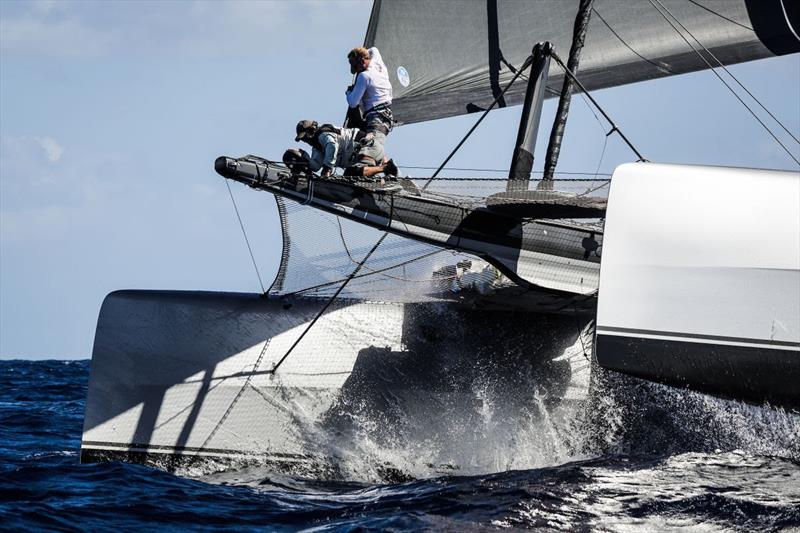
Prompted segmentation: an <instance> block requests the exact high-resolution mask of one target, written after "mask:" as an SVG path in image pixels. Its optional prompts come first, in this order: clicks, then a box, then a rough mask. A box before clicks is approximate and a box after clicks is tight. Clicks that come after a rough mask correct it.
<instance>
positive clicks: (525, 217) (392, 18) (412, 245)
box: [81, 0, 800, 477]
mask: <svg viewBox="0 0 800 533" xmlns="http://www.w3.org/2000/svg"><path fill="white" fill-rule="evenodd" d="M423 3H424V6H422V5H421V2H419V1H414V2H412V1H410V0H395V1H392V2H384V1H382V0H375V2H374V5H373V10H372V15H371V18H370V22H369V27H368V30H367V37H366V40H365V46H367V47H372V46H376V47H378V48H379V49H380V50H381V53H382V56H383V58H384V60H385V62H386V63H387V65H388V66H389V69H390V71H391V72H390V75H391V81H392V83H393V85H394V87H395V99H394V102H393V111H394V115H395V117H396V119H397V121H398V124H399V125H401V126H403V127H413V126H410V125H411V124H413V123H415V122H421V121H428V120H435V119H439V118H443V117H448V116H454V115H460V114H467V113H475V116H476V117H479V118H478V119H477V122H476V126H478V125H479V124H480V121H481V120H483V117H485V116H486V114H487V113H489V112H491V110H492V109H496V108H498V107H506V106H512V105H517V104H522V113H521V120H520V124H519V126H518V135H517V141H516V143H515V146H514V147H513V155H512V161H511V164H510V169H509V173H508V176H507V178H503V179H488V178H477V179H476V178H469V177H464V178H442V177H439V175H438V174H439V171H438V170H437V172H436V173H434V174H433V176H430V177H425V178H421V179H415V178H401V179H400V180H399V182H398V183H399V184H400V186H401V187H400V189H399V190H397V191H391V192H386V191H383V190H378V189H376V188H375V187H373V186H372V185H371V184H370V183H359V182H351V181H348V180H346V179H343V178H342V179H339V178H337V177H335V176H334V177H333V178H331V179H324V180H323V179H319V178H317V177H315V176H313V175H311V174H307V173H298V172H292V171H290V170H289V169H288V168H286V167H285V166H284V165H282V164H281V163H279V162H275V161H272V160H269V159H266V158H264V157H260V156H253V155H248V156H244V157H228V156H222V157H219V158H218V159H217V160H216V162H215V169H216V171H217V172H218V173H219V174H220V175H221V176H222V177H224V178H225V179H226V180H227V181H236V182H240V183H243V184H245V185H247V186H248V187H250V188H252V189H255V190H256V191H259V192H254V193H253V194H261V193H268V194H272V195H274V197H275V199H276V205H277V209H278V212H279V214H280V220H281V224H282V235H283V250H282V254H281V262H280V267H279V270H278V274H277V277H276V279H275V280H274V282H273V284H272V285H271V287H270V288H269V289H268V290H266V291H264V294H232V293H212V292H178V291H128V290H125V291H116V292H113V293H111V294H109V295H108V296H107V297H106V299H105V301H104V302H103V305H102V308H101V311H100V316H99V319H98V325H97V332H96V337H95V345H94V351H93V356H92V370H91V378H90V384H89V393H88V400H87V406H86V417H85V423H84V432H83V442H82V448H81V457H82V460H97V459H104V458H111V459H120V458H122V459H127V460H132V461H145V462H154V463H157V464H165V465H168V466H169V465H175V464H178V463H184V462H186V461H190V462H191V461H196V460H202V459H207V458H216V459H220V458H225V459H236V460H254V461H255V460H257V461H259V462H262V463H268V464H271V465H274V466H275V467H278V468H281V469H284V470H289V471H292V472H299V473H302V474H304V475H336V474H337V472H338V470H337V469H339V468H340V465H341V464H342V463H343V462H345V461H346V457H347V455H348V454H352V453H366V452H365V450H366V449H373V450H374V449H375V448H378V447H382V448H383V449H387V448H391V449H393V450H395V451H396V450H398V449H402V450H405V451H406V452H407V454H406V456H405V457H406V459H404V460H403V461H399V463H402V464H398V461H395V460H389V459H386V458H385V457H383V458H382V459H379V460H378V462H379V463H380V464H381V468H385V471H386V473H387V476H388V477H391V474H392V472H395V473H396V472H397V471H398V469H399V470H404V471H412V472H418V470H416V469H415V468H416V466H420V467H423V468H427V469H429V470H430V471H432V472H441V471H443V470H442V469H448V468H450V469H451V468H467V467H474V468H478V469H481V468H482V469H484V470H486V469H493V468H494V469H498V468H505V467H508V466H509V465H512V466H513V462H512V463H504V465H498V464H497V463H496V462H493V461H494V459H493V458H495V457H496V456H497V449H498V447H501V448H502V447H504V446H505V448H504V449H509V448H508V447H509V446H512V444H511V443H512V441H515V442H517V441H519V437H518V435H519V428H520V427H521V426H523V425H525V424H527V423H530V421H531V420H533V419H542V418H543V417H544V418H547V419H548V420H549V421H550V422H553V421H555V422H553V423H550V422H549V423H550V426H549V427H551V426H553V424H556V425H558V424H559V423H561V424H562V425H561V426H559V427H560V429H557V430H556V431H555V432H556V433H558V434H559V435H560V437H559V438H568V437H567V436H566V435H567V434H568V433H569V432H570V430H569V428H570V427H572V426H571V425H570V424H574V423H576V422H575V421H576V420H580V419H581V418H582V417H585V416H587V415H586V411H585V409H586V398H587V395H588V394H589V391H590V388H591V380H590V377H591V371H592V370H591V369H592V366H593V365H599V366H600V367H603V368H606V369H610V370H613V371H617V372H621V373H625V374H629V375H633V376H637V377H641V378H645V379H648V380H653V381H656V382H660V383H665V384H668V385H672V386H677V387H688V388H690V389H694V390H696V391H700V392H705V393H708V394H713V395H717V396H721V397H725V398H733V399H737V400H743V401H747V402H752V403H757V404H763V403H768V404H771V405H773V406H779V407H783V408H789V409H792V408H794V409H797V408H800V388H799V387H798V386H797V384H798V383H800V173H798V172H796V171H777V170H765V169H743V168H730V167H711V166H696V165H681V164H666V163H659V162H652V161H648V160H646V158H645V157H644V156H642V154H640V153H639V152H638V151H637V149H636V148H635V145H634V144H633V143H632V142H631V140H630V139H628V138H627V137H625V135H624V132H622V131H621V128H619V127H618V125H617V124H615V123H614V121H613V117H610V116H608V114H606V113H605V112H604V111H603V110H602V109H601V108H600V107H599V106H597V107H598V112H599V113H601V114H602V115H603V117H604V119H605V120H606V121H607V124H608V127H609V134H615V135H617V134H618V135H620V136H621V138H622V139H623V141H624V142H625V143H627V145H628V146H629V147H630V148H631V153H632V161H631V162H630V163H626V164H623V165H620V166H619V167H617V168H616V169H615V171H614V173H613V175H612V176H611V178H610V179H596V178H592V179H561V178H560V177H559V173H558V171H557V170H556V165H557V161H558V155H559V151H560V144H561V138H562V136H563V132H564V128H565V126H566V122H567V116H568V111H569V106H570V99H571V95H572V94H573V93H574V92H581V93H583V94H584V95H585V96H586V97H587V98H589V99H590V101H591V102H592V103H593V104H594V105H597V103H596V102H595V101H594V99H592V98H591V91H593V90H596V89H600V88H606V87H613V86H617V85H622V84H627V83H633V82H638V81H643V80H648V79H653V78H659V77H664V76H669V75H676V74H682V73H687V72H692V71H697V70H701V69H714V72H717V71H718V70H720V71H725V66H726V65H729V64H733V63H738V62H742V61H751V60H756V59H761V58H766V57H772V56H775V55H784V54H790V53H797V52H798V51H800V38H798V28H800V8H798V6H797V5H796V4H794V3H791V2H788V1H785V0H770V1H756V0H669V1H667V0H648V1H642V2H631V1H627V0H575V1H573V2H565V1H550V2H547V1H545V2H513V1H503V0H487V1H485V2H484V1H466V2H457V1H453V2H439V1H427V2H423ZM445 27H446V28H449V29H450V30H452V31H447V32H442V31H441V30H442V28H445ZM432 49H433V50H435V54H434V53H432V51H431V50H432ZM442 58H447V59H446V61H445V60H443V59H442ZM564 58H566V59H564ZM726 74H727V72H726ZM718 75H719V74H718ZM721 79H722V78H721ZM733 80H734V81H736V80H735V78H733ZM730 83H732V82H730ZM730 83H729V84H728V85H727V86H728V87H729V88H731V90H732V91H734V88H733V87H731V85H730ZM548 97H558V98H559V103H558V109H557V112H556V118H555V122H554V124H553V128H552V131H551V135H550V142H549V145H548V147H547V151H546V154H545V166H544V172H543V173H542V175H534V174H533V172H532V169H533V159H534V151H535V150H534V149H535V146H534V145H535V141H536V137H537V132H538V129H539V125H540V117H541V110H542V102H543V100H544V99H546V98H548ZM742 101H743V100H742ZM743 103H744V101H743ZM745 105H746V104H745ZM747 109H748V110H749V111H751V112H752V111H753V109H751V108H750V107H748V108H747ZM764 111H766V109H765V108H764ZM766 112H767V113H769V112H768V111H766ZM759 121H760V123H761V124H762V125H763V126H764V127H765V128H766V129H767V130H768V133H769V134H770V135H772V136H773V137H774V138H775V140H776V141H777V142H781V141H780V139H779V135H777V134H776V132H775V130H776V129H777V127H779V126H780V127H782V124H780V123H777V125H776V124H770V125H768V124H766V123H765V121H761V119H759ZM473 130H474V128H473ZM473 130H470V132H467V135H466V136H465V139H466V137H468V135H469V134H470V133H471V131H473ZM786 133H787V134H788V135H789V136H790V137H792V140H796V139H795V136H794V135H793V134H792V133H791V132H789V131H788V130H787V131H786ZM783 137H784V138H785V137H786V135H783ZM461 144H463V143H460V144H459V147H460V146H461ZM781 146H783V147H784V148H785V149H786V150H787V152H788V154H789V156H790V157H792V158H793V159H795V161H797V157H798V151H797V145H791V144H789V146H788V147H787V146H786V145H785V144H781ZM457 149H458V147H457ZM451 155H452V154H451ZM448 160H449V158H448ZM446 163H447V160H446V161H444V162H443V163H442V165H441V167H440V169H439V170H441V169H442V168H444V167H445V165H446ZM798 165H800V163H798ZM227 181H226V183H227ZM490 411H491V412H492V413H494V412H502V413H503V414H502V416H494V415H491V413H490ZM487 413H490V414H488V415H487ZM589 416H590V415H589ZM487 417H488V418H487ZM480 420H482V421H483V426H481V423H479V421H480ZM487 420H491V424H490V425H489V426H487V425H486V424H487ZM559 421H561V422H559ZM479 426H480V427H483V428H484V429H483V430H481V431H477V430H476V427H479ZM487 428H488V429H487ZM504 439H505V440H504ZM355 441H358V442H359V443H360V448H358V450H359V452H355V451H354V450H355V449H356V448H354V447H353V442H355ZM365 442H367V443H370V445H369V446H365V445H364V443H365ZM537 442H538V443H539V444H540V445H543V444H542V442H541V441H536V440H535V439H534V441H532V443H529V444H531V445H537ZM516 445H518V442H517V444H516ZM393 457H394V458H395V459H396V457H397V456H396V455H395V456H393ZM409 458H410V459H409ZM409 462H412V463H415V465H410V464H409ZM339 473H340V472H339Z"/></svg>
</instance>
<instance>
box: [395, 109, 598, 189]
mask: <svg viewBox="0 0 800 533" xmlns="http://www.w3.org/2000/svg"><path fill="white" fill-rule="evenodd" d="M587 105H588V104H587ZM589 109H590V110H591V111H592V113H594V110H593V109H592V108H591V106H590V107H589ZM594 116H595V118H597V114H596V113H594ZM599 120H600V119H599V118H598V121H599ZM601 124H602V123H601ZM603 132H604V133H605V127H603ZM403 168H414V169H418V170H436V169H437V168H439V167H422V166H413V165H403ZM442 170H458V171H462V172H508V169H502V168H460V167H444V168H443V169H442ZM556 174H564V175H567V176H594V175H595V173H594V172H566V171H563V170H559V171H556ZM606 175H607V176H610V174H606ZM411 179H424V178H411ZM438 179H439V180H440V181H459V180H480V181H492V180H496V181H508V178H438Z"/></svg>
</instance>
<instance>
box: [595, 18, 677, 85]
mask: <svg viewBox="0 0 800 533" xmlns="http://www.w3.org/2000/svg"><path fill="white" fill-rule="evenodd" d="M592 12H593V13H594V14H595V15H597V18H599V19H600V21H601V22H602V23H603V24H605V26H606V28H608V29H609V31H610V32H611V33H612V34H613V35H614V37H616V38H617V39H619V42H621V43H622V44H623V45H625V48H627V49H628V50H630V51H631V52H633V53H634V54H635V55H636V56H637V57H639V58H640V59H641V60H643V61H646V62H647V63H650V64H651V65H653V66H654V67H656V68H657V69H658V70H661V71H663V72H668V73H669V74H675V72H674V71H673V70H672V69H670V68H669V67H668V66H667V65H663V64H660V63H656V62H655V61H653V60H652V59H648V58H646V57H644V56H643V55H642V54H640V53H639V52H637V51H636V50H634V49H633V47H632V46H631V45H629V44H628V43H627V42H626V41H625V39H623V38H622V37H620V35H619V34H618V33H617V32H616V31H614V28H612V27H611V24H609V23H608V22H607V21H606V19H604V18H603V16H602V15H600V13H598V11H597V9H596V8H594V7H593V8H592Z"/></svg>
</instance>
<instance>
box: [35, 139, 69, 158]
mask: <svg viewBox="0 0 800 533" xmlns="http://www.w3.org/2000/svg"><path fill="white" fill-rule="evenodd" d="M34 140H35V141H36V142H38V143H39V146H41V147H42V150H44V153H45V157H47V160H48V161H50V162H51V163H58V161H59V160H60V159H61V155H62V154H63V153H64V147H63V146H61V145H60V144H58V141H56V140H55V139H53V138H52V137H34Z"/></svg>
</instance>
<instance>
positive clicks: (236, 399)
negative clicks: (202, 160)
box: [200, 180, 271, 450]
mask: <svg viewBox="0 0 800 533" xmlns="http://www.w3.org/2000/svg"><path fill="white" fill-rule="evenodd" d="M226 181H227V180H226ZM270 340H271V339H267V340H266V341H264V347H263V348H261V353H260V354H258V359H256V363H255V364H254V365H253V370H252V371H251V372H250V373H249V374H247V377H246V378H245V380H244V383H242V386H241V388H240V389H239V392H237V393H236V396H234V397H233V400H231V403H230V404H229V405H228V408H227V409H225V412H224V413H223V414H222V417H220V419H219V421H217V424H216V425H215V426H214V429H212V430H211V433H209V434H208V437H206V438H205V440H204V441H203V444H201V445H200V450H203V449H204V448H205V447H206V446H207V445H208V443H209V442H211V439H213V438H214V435H216V434H217V431H219V428H221V427H222V424H224V423H225V421H226V420H227V419H228V416H230V414H231V412H232V411H233V408H234V407H236V404H237V403H239V400H240V399H241V397H242V394H244V391H245V390H247V386H248V385H250V380H252V379H253V376H254V375H255V373H256V371H257V370H258V367H259V366H260V365H261V360H262V359H263V358H264V354H265V353H267V347H268V346H269V341H270Z"/></svg>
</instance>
